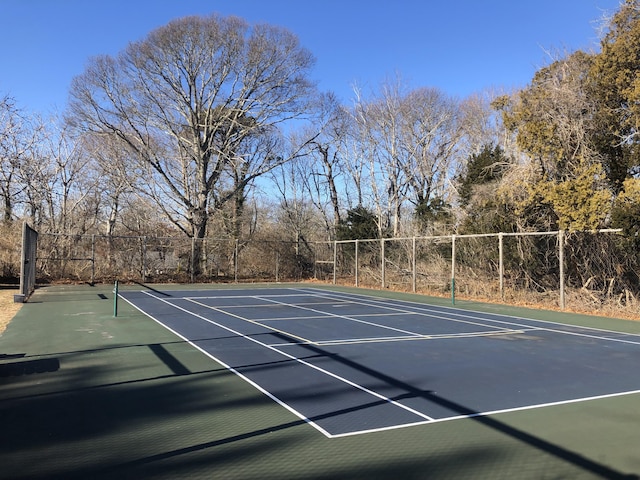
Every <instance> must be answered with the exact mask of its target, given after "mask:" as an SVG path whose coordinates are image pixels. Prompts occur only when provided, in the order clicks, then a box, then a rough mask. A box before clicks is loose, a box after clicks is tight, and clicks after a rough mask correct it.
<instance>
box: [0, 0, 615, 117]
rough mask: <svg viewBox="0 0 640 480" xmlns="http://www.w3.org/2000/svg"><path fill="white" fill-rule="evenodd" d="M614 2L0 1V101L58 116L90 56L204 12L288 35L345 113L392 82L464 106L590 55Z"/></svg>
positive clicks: (112, 51) (114, 51) (115, 49)
mask: <svg viewBox="0 0 640 480" xmlns="http://www.w3.org/2000/svg"><path fill="white" fill-rule="evenodd" d="M618 5H619V0H536V1H518V0H483V1H480V0H445V1H441V0H394V1H393V2H391V1H382V0H126V1H125V0H109V1H104V2H102V1H94V0H0V96H4V95H5V94H9V95H11V96H13V97H14V98H15V99H16V101H17V103H18V105H19V106H20V107H21V108H23V109H25V110H27V111H35V112H39V113H43V114H46V113H47V112H51V111H54V110H57V111H62V110H63V109H64V107H65V104H66V101H67V93H68V88H69V85H70V82H71V79H72V78H73V77H74V76H75V75H78V74H80V73H82V71H83V69H84V67H85V65H86V62H87V60H88V59H89V58H90V57H91V56H94V55H101V54H113V55H115V54H117V53H118V52H119V51H121V50H122V49H123V48H125V47H126V45H127V44H128V43H129V42H131V41H136V40H140V39H143V38H144V37H145V36H146V35H147V33H148V32H150V31H151V30H153V29H155V28H157V27H160V26H162V25H165V24H166V23H168V22H169V21H171V20H172V19H175V18H179V17H183V16H187V15H207V14H210V13H213V12H217V13H220V14H222V15H236V16H239V17H242V18H245V19H246V20H247V21H249V22H250V23H257V22H265V23H269V24H272V25H279V26H282V27H285V28H287V29H289V30H290V31H292V32H293V33H294V34H296V35H297V36H298V37H299V38H300V41H301V43H302V45H303V46H305V47H306V48H308V49H309V50H310V51H311V52H312V53H313V54H314V56H315V57H316V59H317V64H316V68H315V69H314V71H313V77H314V79H315V80H316V81H318V84H319V87H320V88H321V89H322V90H331V91H333V92H335V93H336V94H338V96H339V97H340V98H341V99H342V100H343V101H344V102H347V103H348V102H350V100H351V98H352V97H353V94H352V86H353V84H354V83H357V84H358V85H359V86H360V87H361V89H362V90H363V91H364V92H365V93H366V92H368V91H370V90H371V89H375V88H376V87H378V86H379V85H380V83H381V82H383V81H384V80H385V79H388V78H391V77H395V75H396V74H399V75H400V76H401V77H402V79H403V80H404V81H405V82H406V83H407V84H408V85H409V86H411V87H421V86H429V87H437V88H439V89H441V90H442V91H444V92H446V93H448V94H450V95H454V96H458V97H465V96H468V95H470V94H472V93H474V92H478V91H482V90H483V89H487V88H506V89H510V88H517V87H523V86H525V85H526V84H527V83H528V82H529V81H530V80H531V78H532V77H533V74H534V73H535V71H536V70H537V69H538V68H540V67H541V66H544V65H545V64H546V63H548V61H549V57H548V56H547V54H546V53H545V52H546V51H555V52H558V51H560V52H564V51H573V50H576V49H583V50H597V49H598V30H597V27H598V25H599V23H600V22H599V21H598V20H599V19H600V18H601V17H602V16H603V15H604V14H605V13H606V12H609V13H612V12H614V11H615V10H616V9H617V8H618Z"/></svg>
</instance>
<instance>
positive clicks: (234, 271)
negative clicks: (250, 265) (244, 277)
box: [233, 238, 238, 283]
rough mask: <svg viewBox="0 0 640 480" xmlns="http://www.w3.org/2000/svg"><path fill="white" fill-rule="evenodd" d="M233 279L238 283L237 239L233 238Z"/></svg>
mask: <svg viewBox="0 0 640 480" xmlns="http://www.w3.org/2000/svg"><path fill="white" fill-rule="evenodd" d="M233 281H234V283H238V239H237V238H236V240H235V246H234V250H233Z"/></svg>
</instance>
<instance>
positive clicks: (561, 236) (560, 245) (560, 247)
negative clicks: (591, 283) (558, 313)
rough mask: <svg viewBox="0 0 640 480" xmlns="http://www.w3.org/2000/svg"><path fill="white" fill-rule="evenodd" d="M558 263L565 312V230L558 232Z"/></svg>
mask: <svg viewBox="0 0 640 480" xmlns="http://www.w3.org/2000/svg"><path fill="white" fill-rule="evenodd" d="M558 261H559V262H560V308H561V309H562V310H564V308H565V297H564V230H559V231H558Z"/></svg>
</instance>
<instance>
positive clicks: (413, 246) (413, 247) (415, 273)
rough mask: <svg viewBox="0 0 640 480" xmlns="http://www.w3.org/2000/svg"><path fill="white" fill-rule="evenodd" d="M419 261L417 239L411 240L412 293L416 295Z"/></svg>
mask: <svg viewBox="0 0 640 480" xmlns="http://www.w3.org/2000/svg"><path fill="white" fill-rule="evenodd" d="M416 266H417V260H416V237H413V238H412V239H411V291H412V292H413V293H416V291H417V288H416V287H417V276H418V271H417V268H416Z"/></svg>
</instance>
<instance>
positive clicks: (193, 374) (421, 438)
mask: <svg viewBox="0 0 640 480" xmlns="http://www.w3.org/2000/svg"><path fill="white" fill-rule="evenodd" d="M96 301H97V300H96ZM103 303H107V302H103ZM104 308H106V309H108V306H107V307H104ZM74 318H75V317H74ZM87 318H90V317H87ZM47 321H49V317H47ZM51 321H55V320H54V319H52V320H51ZM68 321H69V320H63V322H68ZM83 321H85V320H83ZM119 321H120V320H119ZM122 321H123V322H124V321H126V322H132V321H133V320H132V319H131V318H129V319H126V320H122ZM149 324H151V322H149ZM73 325H74V326H76V324H75V323H74V324H73ZM78 325H79V324H78ZM127 328H128V327H126V328H123V330H118V332H119V333H122V334H124V333H125V332H130V330H128V329H127ZM68 329H69V327H68V323H64V324H62V323H61V326H60V330H61V331H60V333H59V335H61V336H64V335H68ZM105 329H106V327H105ZM158 332H160V333H158ZM18 333H19V334H18ZM136 335H137V337H136V336H133V337H127V339H126V341H124V340H122V341H121V342H120V343H119V342H118V341H116V340H108V341H107V340H105V341H104V342H103V343H98V341H95V340H92V341H90V340H83V341H84V343H73V342H69V344H68V345H65V347H66V346H68V347H69V348H68V349H67V351H66V353H65V352H63V353H60V352H58V353H56V352H55V349H57V350H62V349H61V348H60V346H61V345H62V344H61V343H55V345H56V346H55V347H49V345H50V344H49V343H48V341H49V339H48V338H46V339H42V340H41V344H42V346H41V349H40V350H39V351H34V348H24V349H23V347H22V345H21V344H19V343H17V342H18V340H19V339H20V337H22V336H23V331H19V332H17V333H16V335H15V336H14V338H13V340H14V343H12V346H13V347H15V348H19V350H18V351H20V352H27V351H28V352H29V355H28V356H26V358H23V357H25V355H23V354H19V355H11V354H6V355H5V357H4V358H3V357H0V360H2V361H3V362H6V363H12V362H15V363H21V362H29V361H32V360H34V359H43V360H47V359H48V361H47V362H45V363H39V365H40V367H41V368H40V370H42V372H41V373H36V372H34V373H35V374H34V375H31V374H29V373H27V371H26V370H22V371H21V370H20V369H21V367H20V366H14V367H9V368H15V370H14V372H15V373H16V375H11V376H7V377H2V378H0V427H1V428H2V435H3V437H2V440H1V441H2V449H0V478H7V479H8V478H11V479H27V478H29V479H50V478H60V479H86V478H92V479H111V478H117V479H118V480H124V479H128V478H131V479H133V478H135V479H139V478H145V479H149V478H163V479H169V478H202V479H210V478H224V479H225V480H227V479H234V478H235V479H244V480H247V479H256V480H257V479H261V480H264V479H276V478H278V479H283V478H286V479H310V478H312V479H316V480H331V479H339V478H348V479H359V478H362V479H367V480H375V479H397V478H406V479H419V478H478V477H483V478H517V477H520V478H523V477H525V476H526V477H528V478H535V477H534V476H533V475H536V473H541V472H544V473H545V474H549V475H547V476H549V477H557V478H562V477H563V476H564V477H566V478H568V477H570V476H571V475H573V476H574V477H578V478H580V477H582V476H584V475H581V474H582V473H584V474H586V473H591V474H592V476H594V477H595V476H601V477H605V478H613V479H615V478H635V477H633V476H624V475H623V474H621V473H619V472H616V471H615V470H613V469H610V468H608V467H606V466H604V465H601V464H599V463H598V462H595V461H593V460H591V459H587V458H584V457H582V456H580V455H578V454H576V453H575V452H572V451H569V450H567V449H565V448H562V447H560V446H558V445H554V444H552V443H549V442H546V441H544V440H542V439H540V438H538V437H536V436H535V435H532V434H530V433H528V432H525V431H522V430H520V429H517V428H514V427H511V426H509V425H506V424H504V423H502V422H500V421H498V420H496V419H495V418H494V417H482V416H476V417H473V420H474V422H475V423H474V424H477V425H480V426H481V427H480V428H477V429H476V430H483V431H484V430H490V431H491V432H496V433H497V435H492V436H490V438H489V440H487V437H486V436H483V435H484V434H485V432H478V431H475V432H472V434H471V436H469V437H468V435H470V434H469V423H468V422H445V423H448V425H447V426H445V423H440V424H433V425H430V426H429V428H407V429H401V430H395V431H389V432H381V433H375V434H370V435H358V436H352V437H345V438H335V439H327V438H326V437H324V436H323V435H321V434H319V433H318V432H317V431H316V430H315V429H312V428H309V427H308V426H307V422H308V421H313V422H320V421H322V420H324V419H327V418H332V417H338V416H342V415H345V414H347V413H350V412H354V411H358V410H367V409H372V408H375V407H377V406H379V405H381V404H382V403H385V402H386V400H382V399H375V400H373V401H371V402H368V403H364V404H360V405H357V406H354V407H350V408H345V409H336V410H334V411H331V412H328V413H325V414H322V415H318V416H315V417H312V418H309V419H300V418H297V417H294V416H293V414H292V413H291V412H290V411H288V410H286V409H285V408H282V407H281V406H280V405H278V404H276V403H275V402H273V400H272V399H271V398H268V397H267V396H265V395H263V394H262V393H260V392H258V391H257V390H256V389H255V388H254V387H253V386H252V385H249V384H247V383H246V382H244V381H242V380H240V379H239V378H238V377H237V376H236V375H234V374H233V373H231V372H229V371H228V370H227V369H226V368H225V367H223V366H221V365H220V366H218V365H216V364H214V365H213V366H212V363H211V360H210V359H209V358H208V357H207V358H204V356H203V355H201V354H200V353H199V352H196V351H195V350H194V349H193V348H192V347H190V346H189V345H188V344H187V343H186V342H184V341H181V340H176V337H174V336H173V335H171V334H168V333H166V332H164V331H160V329H159V328H157V329H156V328H155V327H153V328H149V329H144V330H140V331H136ZM73 338H74V340H78V339H82V338H87V339H90V338H96V337H89V336H74V337H73ZM115 338H118V336H117V335H116V336H115ZM7 339H8V338H7V337H5V338H4V339H2V340H3V343H2V345H3V346H6V345H8V342H7V341H6V340H7ZM143 339H146V340H143ZM102 340H103V338H102V337H100V342H102ZM205 340H206V339H205ZM287 341H290V339H289V338H287ZM30 345H31V344H30ZM47 347H49V348H48V349H47ZM304 348H306V349H307V353H308V355H305V356H304V358H305V359H308V360H310V359H322V358H326V359H329V360H331V361H336V362H340V363H342V364H344V365H347V366H349V367H350V368H354V369H357V370H359V371H360V372H362V373H363V374H366V375H368V376H369V377H371V378H373V379H375V380H377V381H378V382H380V383H381V384H384V385H386V386H389V387H392V388H394V389H396V390H397V391H398V392H399V393H398V395H396V396H395V397H394V398H393V399H392V400H397V401H401V400H405V399H409V398H423V399H427V400H429V401H431V402H435V403H439V404H440V405H442V406H443V407H445V408H448V409H450V410H452V411H458V412H460V413H464V414H467V415H469V414H473V412H471V411H470V410H469V409H467V408H465V407H464V406H462V405H458V404H456V403H455V402H451V401H448V400H447V399H444V398H441V397H439V396H438V395H437V394H435V393H434V392H430V391H423V390H419V389H416V388H413V387H411V385H408V384H406V383H403V382H401V381H398V380H397V379H395V378H390V377H388V376H386V375H384V374H382V373H380V372H378V371H376V370H374V369H370V368H367V367H365V366H363V365H360V364H359V363H358V362H355V361H352V360H349V359H346V358H343V357H341V356H339V355H334V354H331V353H329V352H327V351H324V350H323V349H322V348H319V347H317V346H313V345H304ZM52 350H54V351H52ZM292 362H296V360H294V359H283V360H281V361H270V362H251V361H247V362H246V364H244V365H240V366H238V367H237V368H239V369H240V370H243V369H273V370H274V371H276V372H278V374H282V375H286V371H287V368H286V367H287V366H288V365H290V364H291V363H292ZM6 363H5V364H6ZM32 366H33V365H32ZM300 393H301V395H306V396H308V397H309V398H310V399H314V398H317V396H318V395H317V392H313V391H310V392H300ZM482 427H487V428H482ZM514 444H515V445H517V447H514ZM520 446H524V448H520ZM514 450H515V451H514ZM529 450H533V451H532V452H530V451H529ZM550 457H553V458H551V459H550ZM523 460H524V461H527V462H530V463H531V464H532V465H533V466H532V467H531V468H532V469H533V468H535V469H536V471H535V472H534V473H533V475H532V474H531V470H530V471H529V472H528V474H527V475H524V474H521V475H519V473H522V472H521V471H522V468H523V465H522V464H521V461H523ZM505 463H506V465H505ZM554 466H557V467H558V469H559V473H558V474H557V475H553V474H551V471H550V469H552V468H553V467H554ZM567 472H568V474H566V475H563V474H565V473H567ZM536 476H537V475H536Z"/></svg>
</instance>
